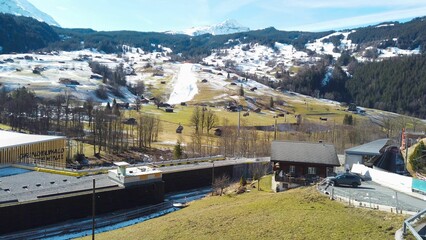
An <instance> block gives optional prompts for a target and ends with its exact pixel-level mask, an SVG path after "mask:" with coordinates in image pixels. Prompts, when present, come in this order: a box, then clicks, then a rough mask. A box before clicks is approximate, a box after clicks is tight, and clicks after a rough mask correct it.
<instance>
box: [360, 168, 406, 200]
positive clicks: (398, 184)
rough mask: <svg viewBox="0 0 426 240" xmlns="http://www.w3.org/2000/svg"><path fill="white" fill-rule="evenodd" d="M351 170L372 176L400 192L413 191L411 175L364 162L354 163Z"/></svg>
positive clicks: (377, 181) (373, 179)
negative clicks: (384, 169) (374, 167)
mask: <svg viewBox="0 0 426 240" xmlns="http://www.w3.org/2000/svg"><path fill="white" fill-rule="evenodd" d="M351 172H354V173H358V174H362V175H364V176H367V177H370V178H371V180H372V181H374V182H376V183H379V184H380V185H383V186H386V187H389V188H392V189H394V190H397V191H400V192H406V193H411V192H412V183H413V179H412V178H411V177H407V176H402V175H399V174H396V173H390V172H385V171H381V170H377V169H373V168H369V167H367V166H365V165H363V164H354V165H353V166H352V169H351Z"/></svg>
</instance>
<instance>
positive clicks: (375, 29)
mask: <svg viewBox="0 0 426 240" xmlns="http://www.w3.org/2000/svg"><path fill="white" fill-rule="evenodd" d="M425 20H426V18H425V17H421V18H415V19H413V20H411V21H409V22H407V23H398V22H389V23H382V24H379V25H377V26H371V27H365V28H359V29H357V30H356V31H355V32H353V33H351V34H349V39H350V40H352V41H353V42H354V43H356V44H371V43H372V42H377V46H378V47H380V48H386V47H398V48H401V49H415V48H417V47H419V46H425V44H426V34H425V32H426V21H425ZM421 50H422V52H424V51H425V49H423V48H421Z"/></svg>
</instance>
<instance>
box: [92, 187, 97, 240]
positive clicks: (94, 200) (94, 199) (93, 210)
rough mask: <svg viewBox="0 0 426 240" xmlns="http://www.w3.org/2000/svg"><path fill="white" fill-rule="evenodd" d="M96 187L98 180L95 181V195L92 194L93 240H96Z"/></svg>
mask: <svg viewBox="0 0 426 240" xmlns="http://www.w3.org/2000/svg"><path fill="white" fill-rule="evenodd" d="M95 186H96V180H95V179H93V193H92V240H95V209H96V194H95Z"/></svg>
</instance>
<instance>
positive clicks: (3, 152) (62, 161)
mask: <svg viewBox="0 0 426 240" xmlns="http://www.w3.org/2000/svg"><path fill="white" fill-rule="evenodd" d="M16 163H27V164H35V163H37V164H42V165H48V166H55V167H65V165H66V148H65V137H61V136H47V135H33V134H25V133H17V132H11V131H3V130H0V165H1V164H16Z"/></svg>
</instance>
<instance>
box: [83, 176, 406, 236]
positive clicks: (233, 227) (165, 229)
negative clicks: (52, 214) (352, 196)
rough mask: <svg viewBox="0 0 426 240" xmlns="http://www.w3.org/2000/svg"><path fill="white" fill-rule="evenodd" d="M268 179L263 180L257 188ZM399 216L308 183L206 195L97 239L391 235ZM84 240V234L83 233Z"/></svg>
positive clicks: (263, 184) (400, 220)
mask: <svg viewBox="0 0 426 240" xmlns="http://www.w3.org/2000/svg"><path fill="white" fill-rule="evenodd" d="M269 180H270V178H269V179H263V180H262V181H263V183H262V182H261V185H262V188H264V187H267V184H268V182H269ZM403 219H404V216H402V215H394V214H390V213H385V212H380V211H375V210H366V209H360V208H353V207H347V206H345V205H344V204H341V203H339V202H334V201H330V200H329V199H328V198H327V197H326V196H323V195H320V193H318V192H317V191H316V189H315V188H313V187H306V188H299V189H293V190H290V191H287V192H282V193H270V192H267V191H257V190H256V189H255V188H253V189H252V190H251V192H248V193H244V194H241V195H235V194H231V195H226V196H221V197H220V196H214V197H206V198H204V199H202V200H198V201H195V202H192V203H191V204H190V206H189V207H187V208H185V209H182V210H180V211H177V212H174V213H171V214H168V215H165V216H163V217H159V218H156V219H152V220H149V221H146V222H143V223H140V224H136V225H133V226H130V227H126V228H122V229H119V230H115V231H111V232H106V233H102V234H99V235H97V236H96V238H97V239H156V240H158V239H394V233H395V231H396V230H397V229H398V228H400V227H401V226H402V222H403ZM86 239H89V238H86Z"/></svg>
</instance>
